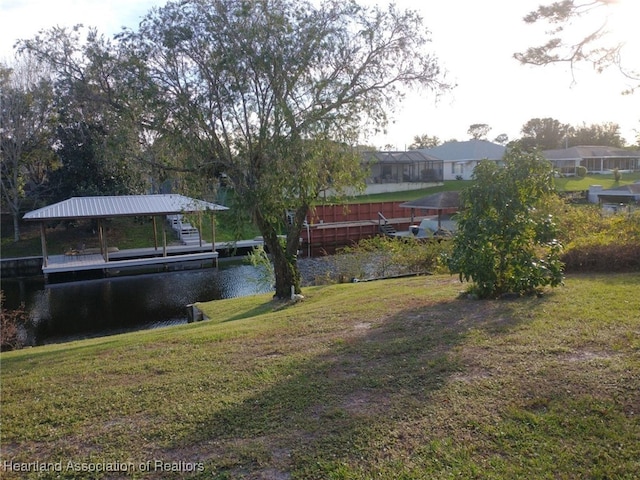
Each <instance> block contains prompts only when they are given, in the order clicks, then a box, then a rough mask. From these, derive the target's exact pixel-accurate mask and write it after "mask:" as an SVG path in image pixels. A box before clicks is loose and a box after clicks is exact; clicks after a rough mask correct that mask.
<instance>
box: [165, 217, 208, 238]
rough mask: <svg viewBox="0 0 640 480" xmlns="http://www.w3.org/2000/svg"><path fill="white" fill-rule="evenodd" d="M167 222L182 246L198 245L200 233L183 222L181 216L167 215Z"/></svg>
mask: <svg viewBox="0 0 640 480" xmlns="http://www.w3.org/2000/svg"><path fill="white" fill-rule="evenodd" d="M167 220H168V221H169V224H170V225H171V228H173V230H175V232H176V234H177V235H178V238H179V239H180V242H181V243H182V244H183V245H200V243H201V238H200V232H199V231H198V229H197V228H196V227H194V226H193V225H191V224H190V223H189V222H187V221H185V220H184V217H183V216H182V215H167Z"/></svg>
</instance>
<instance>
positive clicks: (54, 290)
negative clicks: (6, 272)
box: [2, 263, 272, 345]
mask: <svg viewBox="0 0 640 480" xmlns="http://www.w3.org/2000/svg"><path fill="white" fill-rule="evenodd" d="M2 290H3V292H4V296H5V306H6V308H9V309H11V308H16V307H18V306H19V305H20V304H21V303H24V305H25V307H26V310H27V312H28V315H29V320H30V321H29V324H30V325H29V327H28V330H27V335H28V338H27V344H29V345H41V344H45V343H56V342H63V341H69V340H74V339H79V338H89V337H96V336H103V335H111V334H115V333H122V332H128V331H133V330H141V329H148V328H157V327H163V326H169V325H176V324H180V323H186V322H187V309H186V305H188V304H190V303H195V302H206V301H211V300H219V299H224V298H233V297H240V296H245V295H253V294H257V293H266V292H269V291H272V289H271V288H270V286H269V285H267V284H265V282H264V281H262V276H261V274H260V272H259V270H257V269H256V268H255V267H253V266H250V265H246V264H242V263H230V264H223V263H221V264H220V267H219V268H217V269H216V268H208V269H204V270H183V271H174V272H165V273H151V274H145V275H136V276H123V277H111V278H103V279H96V280H83V281H74V282H66V283H55V284H45V282H44V280H43V279H42V278H32V279H3V281H2Z"/></svg>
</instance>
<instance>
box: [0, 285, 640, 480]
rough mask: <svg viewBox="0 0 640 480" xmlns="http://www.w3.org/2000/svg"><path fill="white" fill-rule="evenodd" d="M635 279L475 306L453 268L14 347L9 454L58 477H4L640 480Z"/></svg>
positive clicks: (6, 431)
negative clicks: (190, 320)
mask: <svg viewBox="0 0 640 480" xmlns="http://www.w3.org/2000/svg"><path fill="white" fill-rule="evenodd" d="M639 287H640V275H639V274H624V275H606V276H590V277H586V276H584V277H582V276H576V277H570V278H569V279H568V280H567V282H566V286H564V287H562V288H558V289H556V290H555V291H553V292H549V293H548V294H547V295H545V296H544V297H542V298H524V299H520V300H514V301H490V302H478V301H472V300H468V299H458V298H457V294H458V292H459V291H460V290H461V289H462V286H461V284H460V283H458V282H457V280H456V279H454V278H453V277H450V276H433V277H418V278H411V279H396V280H386V281H379V282H370V283H359V284H344V285H332V286H323V287H314V288H309V289H307V290H305V295H306V296H307V298H306V299H305V301H304V302H302V303H297V304H295V305H287V306H284V305H281V304H275V303H272V302H271V300H270V298H269V297H268V296H256V297H247V298H239V299H233V300H223V301H216V302H213V303H209V304H204V305H202V308H203V310H204V311H205V312H206V313H207V314H208V315H209V316H210V317H211V320H208V321H206V322H202V323H197V324H191V325H185V326H179V327H171V328H166V329H160V330H154V331H146V332H137V333H131V334H127V335H120V336H112V337H106V338H101V339H93V340H87V341H81V342H73V343H68V344H61V345H52V346H45V347H38V348H33V349H27V350H22V351H17V352H9V353H3V354H2V356H1V361H2V372H1V375H2V437H1V441H2V445H1V446H2V449H1V450H2V460H3V461H13V462H25V463H28V462H52V467H51V470H54V469H55V467H56V462H61V463H60V464H59V466H60V469H61V470H62V471H61V472H55V471H48V472H47V471H44V472H43V471H41V472H39V473H35V472H33V471H32V472H31V473H13V474H11V473H7V472H5V473H4V474H3V475H2V476H3V477H6V478H88V475H87V474H86V473H82V472H79V469H81V468H82V465H81V464H82V462H84V463H85V468H87V469H90V468H96V466H97V465H102V464H103V463H102V462H120V464H126V462H130V465H129V468H130V471H129V474H127V475H125V474H113V473H108V474H104V475H101V474H99V473H96V474H92V475H89V476H91V477H92V478H101V477H103V478H208V479H210V478H217V479H236V478H252V479H257V478H268V479H287V478H300V479H368V478H404V479H422V478H430V479H431V478H433V479H437V478H450V477H462V478H605V477H606V478H620V479H623V478H629V479H631V478H637V477H638V476H640V444H639V443H638V438H640V421H639V419H638V414H639V412H640V355H639V353H640V341H639V331H640V296H638V295H637V291H638V288H639ZM69 461H72V462H76V463H72V464H69V463H68V462H69ZM156 461H159V462H165V463H164V464H162V463H155V462H156ZM147 462H151V463H147ZM172 462H174V463H172ZM107 465H108V464H107ZM111 465H113V464H111ZM141 465H143V466H145V468H146V466H147V465H149V466H150V469H151V472H142V469H141ZM172 468H173V469H182V470H187V469H191V468H195V469H203V470H204V471H202V472H195V473H193V474H192V475H185V474H179V473H175V472H174V473H171V472H168V471H167V470H170V469H172ZM32 470H33V469H32ZM163 470H164V471H163Z"/></svg>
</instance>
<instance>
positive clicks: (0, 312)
mask: <svg viewBox="0 0 640 480" xmlns="http://www.w3.org/2000/svg"><path fill="white" fill-rule="evenodd" d="M28 320H29V317H28V315H27V312H26V310H25V307H24V304H23V305H21V306H20V308H18V309H15V310H6V309H5V308H4V293H3V292H1V291H0V339H1V340H2V341H1V344H0V351H3V352H4V351H7V350H17V349H20V348H22V347H24V334H25V332H24V328H25V327H26V324H27V321H28Z"/></svg>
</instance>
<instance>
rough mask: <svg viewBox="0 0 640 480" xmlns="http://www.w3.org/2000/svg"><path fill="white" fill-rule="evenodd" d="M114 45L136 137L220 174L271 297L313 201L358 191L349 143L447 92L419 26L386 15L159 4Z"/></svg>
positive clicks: (289, 3)
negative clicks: (400, 104)
mask: <svg viewBox="0 0 640 480" xmlns="http://www.w3.org/2000/svg"><path fill="white" fill-rule="evenodd" d="M120 39H121V40H122V44H123V45H124V46H125V47H126V49H128V51H129V52H130V53H129V58H130V65H135V66H136V69H137V70H135V73H132V74H131V75H130V76H129V78H136V79H137V82H138V84H137V90H138V92H139V99H140V100H141V101H142V102H143V105H144V110H145V112H146V121H147V128H148V129H150V130H153V131H155V132H156V133H157V134H158V135H159V136H160V137H162V138H165V139H170V143H171V144H173V145H174V146H175V147H176V148H177V149H178V150H179V151H181V152H187V154H186V155H185V156H184V157H183V159H184V163H183V165H182V166H183V167H184V168H188V169H190V170H191V171H193V172H212V171H215V172H222V173H225V174H226V175H228V178H229V179H230V181H231V183H232V185H233V187H234V189H235V190H236V193H237V198H238V199H239V201H240V202H241V203H240V206H242V207H243V208H244V209H246V210H248V211H249V212H250V214H251V216H252V218H253V219H254V221H255V223H256V225H257V226H258V227H259V229H260V231H261V233H262V235H263V237H264V240H265V243H266V246H267V248H268V250H269V252H270V253H271V255H272V256H273V260H274V264H275V274H276V295H277V296H278V297H286V296H288V295H289V294H290V287H291V286H293V287H294V288H295V290H296V291H299V289H300V285H299V278H298V270H297V265H296V254H297V250H298V248H299V237H300V232H301V229H302V227H303V224H304V221H305V216H306V214H307V212H308V210H309V208H310V207H311V206H312V205H313V204H314V202H315V201H316V199H317V198H318V195H319V194H320V192H322V191H325V190H328V189H331V192H332V193H333V194H339V193H340V192H343V191H344V190H345V189H346V188H347V187H351V186H354V185H359V184H361V183H362V181H363V176H364V173H363V169H362V167H361V165H360V158H359V156H358V155H357V152H356V151H355V150H354V149H353V148H351V147H350V146H351V145H356V144H357V143H358V140H359V138H360V136H361V134H362V132H363V130H369V131H373V130H375V129H376V128H380V127H382V126H384V125H385V123H386V121H387V119H388V115H389V112H391V111H392V110H393V106H394V104H395V102H396V101H397V100H398V99H399V98H402V96H403V88H404V87H407V86H421V87H430V88H433V89H435V90H439V89H442V88H446V85H445V84H444V83H443V80H442V75H441V72H440V69H439V67H438V64H437V62H436V60H435V58H434V57H433V56H432V55H431V54H430V53H429V52H428V51H427V50H426V46H427V40H428V31H427V30H426V28H425V27H424V26H423V24H422V19H421V18H420V17H419V16H418V15H417V14H416V13H415V12H412V11H400V10H398V9H397V8H395V7H394V6H389V7H388V8H387V9H386V10H383V9H380V8H377V7H376V8H365V7H362V6H360V5H358V4H357V3H356V2H355V1H347V2H344V1H337V0H328V1H324V2H321V3H319V4H316V3H312V2H307V1H294V0H261V1H255V2H245V1H240V0H191V1H183V2H169V3H168V4H167V5H166V6H165V7H163V8H156V9H154V10H152V11H151V12H150V13H149V15H148V16H147V17H146V18H145V19H144V20H143V22H142V23H141V24H140V28H139V30H138V31H130V32H127V33H126V34H124V35H123V36H122V37H121V38H120ZM132 71H133V70H132ZM167 141H168V140H167Z"/></svg>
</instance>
